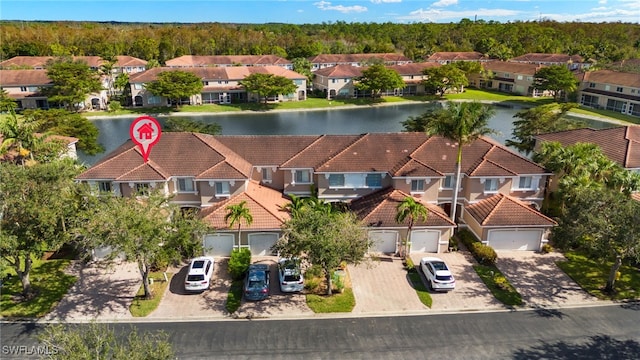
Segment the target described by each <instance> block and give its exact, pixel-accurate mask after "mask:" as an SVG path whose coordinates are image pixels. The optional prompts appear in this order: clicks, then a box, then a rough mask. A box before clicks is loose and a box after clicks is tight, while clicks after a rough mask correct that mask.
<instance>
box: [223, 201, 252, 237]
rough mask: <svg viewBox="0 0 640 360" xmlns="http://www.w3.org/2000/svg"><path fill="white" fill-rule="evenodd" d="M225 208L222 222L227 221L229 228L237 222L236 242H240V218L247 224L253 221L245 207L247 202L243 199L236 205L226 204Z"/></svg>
mask: <svg viewBox="0 0 640 360" xmlns="http://www.w3.org/2000/svg"><path fill="white" fill-rule="evenodd" d="M225 209H226V210H227V214H226V215H225V216H224V222H225V223H228V224H229V227H230V228H231V227H233V225H234V224H236V223H238V244H240V234H241V232H240V226H241V223H242V220H244V221H245V222H246V223H247V226H249V225H251V224H252V223H253V216H252V215H251V211H250V210H249V208H248V207H247V202H246V201H244V200H243V201H241V202H240V203H239V204H236V205H227V207H226V208H225Z"/></svg>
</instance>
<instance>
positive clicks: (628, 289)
mask: <svg viewBox="0 0 640 360" xmlns="http://www.w3.org/2000/svg"><path fill="white" fill-rule="evenodd" d="M565 256H566V258H567V261H559V262H558V263H557V264H558V267H560V268H561V269H562V270H563V271H564V272H565V273H567V275H569V277H571V278H572V279H573V280H574V281H575V282H576V283H578V285H580V286H581V287H582V288H583V289H584V290H585V291H587V292H588V293H589V294H591V295H593V296H595V297H597V298H599V299H606V300H627V299H640V271H639V270H638V268H634V267H632V266H626V265H623V266H622V267H621V268H620V278H619V279H618V280H617V281H616V283H615V286H614V288H615V292H614V293H613V294H607V293H605V292H603V289H604V287H605V285H606V283H607V278H608V277H609V271H610V269H611V265H612V264H613V263H612V262H605V263H599V262H596V261H593V260H591V259H589V258H587V256H585V255H583V254H579V253H575V252H567V253H565Z"/></svg>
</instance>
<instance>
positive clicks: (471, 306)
mask: <svg viewBox="0 0 640 360" xmlns="http://www.w3.org/2000/svg"><path fill="white" fill-rule="evenodd" d="M426 256H435V257H439V258H440V259H442V260H444V262H445V263H447V265H448V266H449V269H450V270H451V273H452V274H453V276H454V277H455V279H456V288H455V290H453V291H449V292H434V291H432V292H431V298H432V299H433V304H432V306H431V309H432V310H439V311H465V310H467V311H468V310H488V309H501V308H503V305H502V303H500V302H499V301H498V300H496V298H495V297H494V296H493V295H492V294H491V292H490V291H489V289H488V288H487V286H486V285H485V284H484V282H482V280H481V279H480V277H479V276H478V274H477V273H476V271H475V270H474V269H473V264H474V260H473V258H472V257H471V255H470V254H469V253H467V252H466V251H456V252H446V253H441V254H435V253H423V254H419V253H414V254H411V259H412V260H413V262H414V263H415V264H416V266H417V267H419V266H420V259H421V258H423V257H426ZM421 275H422V279H423V280H424V274H422V272H421ZM425 285H426V282H425Z"/></svg>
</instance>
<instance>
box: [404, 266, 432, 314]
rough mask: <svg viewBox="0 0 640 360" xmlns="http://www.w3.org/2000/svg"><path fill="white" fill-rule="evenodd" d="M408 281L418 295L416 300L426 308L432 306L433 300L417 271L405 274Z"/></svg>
mask: <svg viewBox="0 0 640 360" xmlns="http://www.w3.org/2000/svg"><path fill="white" fill-rule="evenodd" d="M407 276H408V277H409V280H410V281H411V285H412V286H413V288H414V289H415V291H416V293H417V294H418V299H420V301H421V302H422V303H423V304H425V305H426V306H427V307H431V304H433V299H432V298H431V294H429V290H428V289H427V287H426V286H424V282H422V276H421V275H420V273H419V272H418V271H411V272H409V273H408V274H407Z"/></svg>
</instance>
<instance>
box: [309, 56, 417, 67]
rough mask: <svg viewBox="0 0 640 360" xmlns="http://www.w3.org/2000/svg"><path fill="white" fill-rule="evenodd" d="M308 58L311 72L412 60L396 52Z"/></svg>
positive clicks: (409, 61)
mask: <svg viewBox="0 0 640 360" xmlns="http://www.w3.org/2000/svg"><path fill="white" fill-rule="evenodd" d="M308 60H309V61H310V62H311V71H312V72H314V71H318V70H321V69H325V68H329V67H334V66H338V65H348V66H355V67H361V66H367V65H371V64H384V65H404V64H409V63H412V62H413V61H412V60H411V59H409V58H408V57H406V56H404V55H402V54H397V53H372V54H320V55H316V56H312V57H309V58H308Z"/></svg>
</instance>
